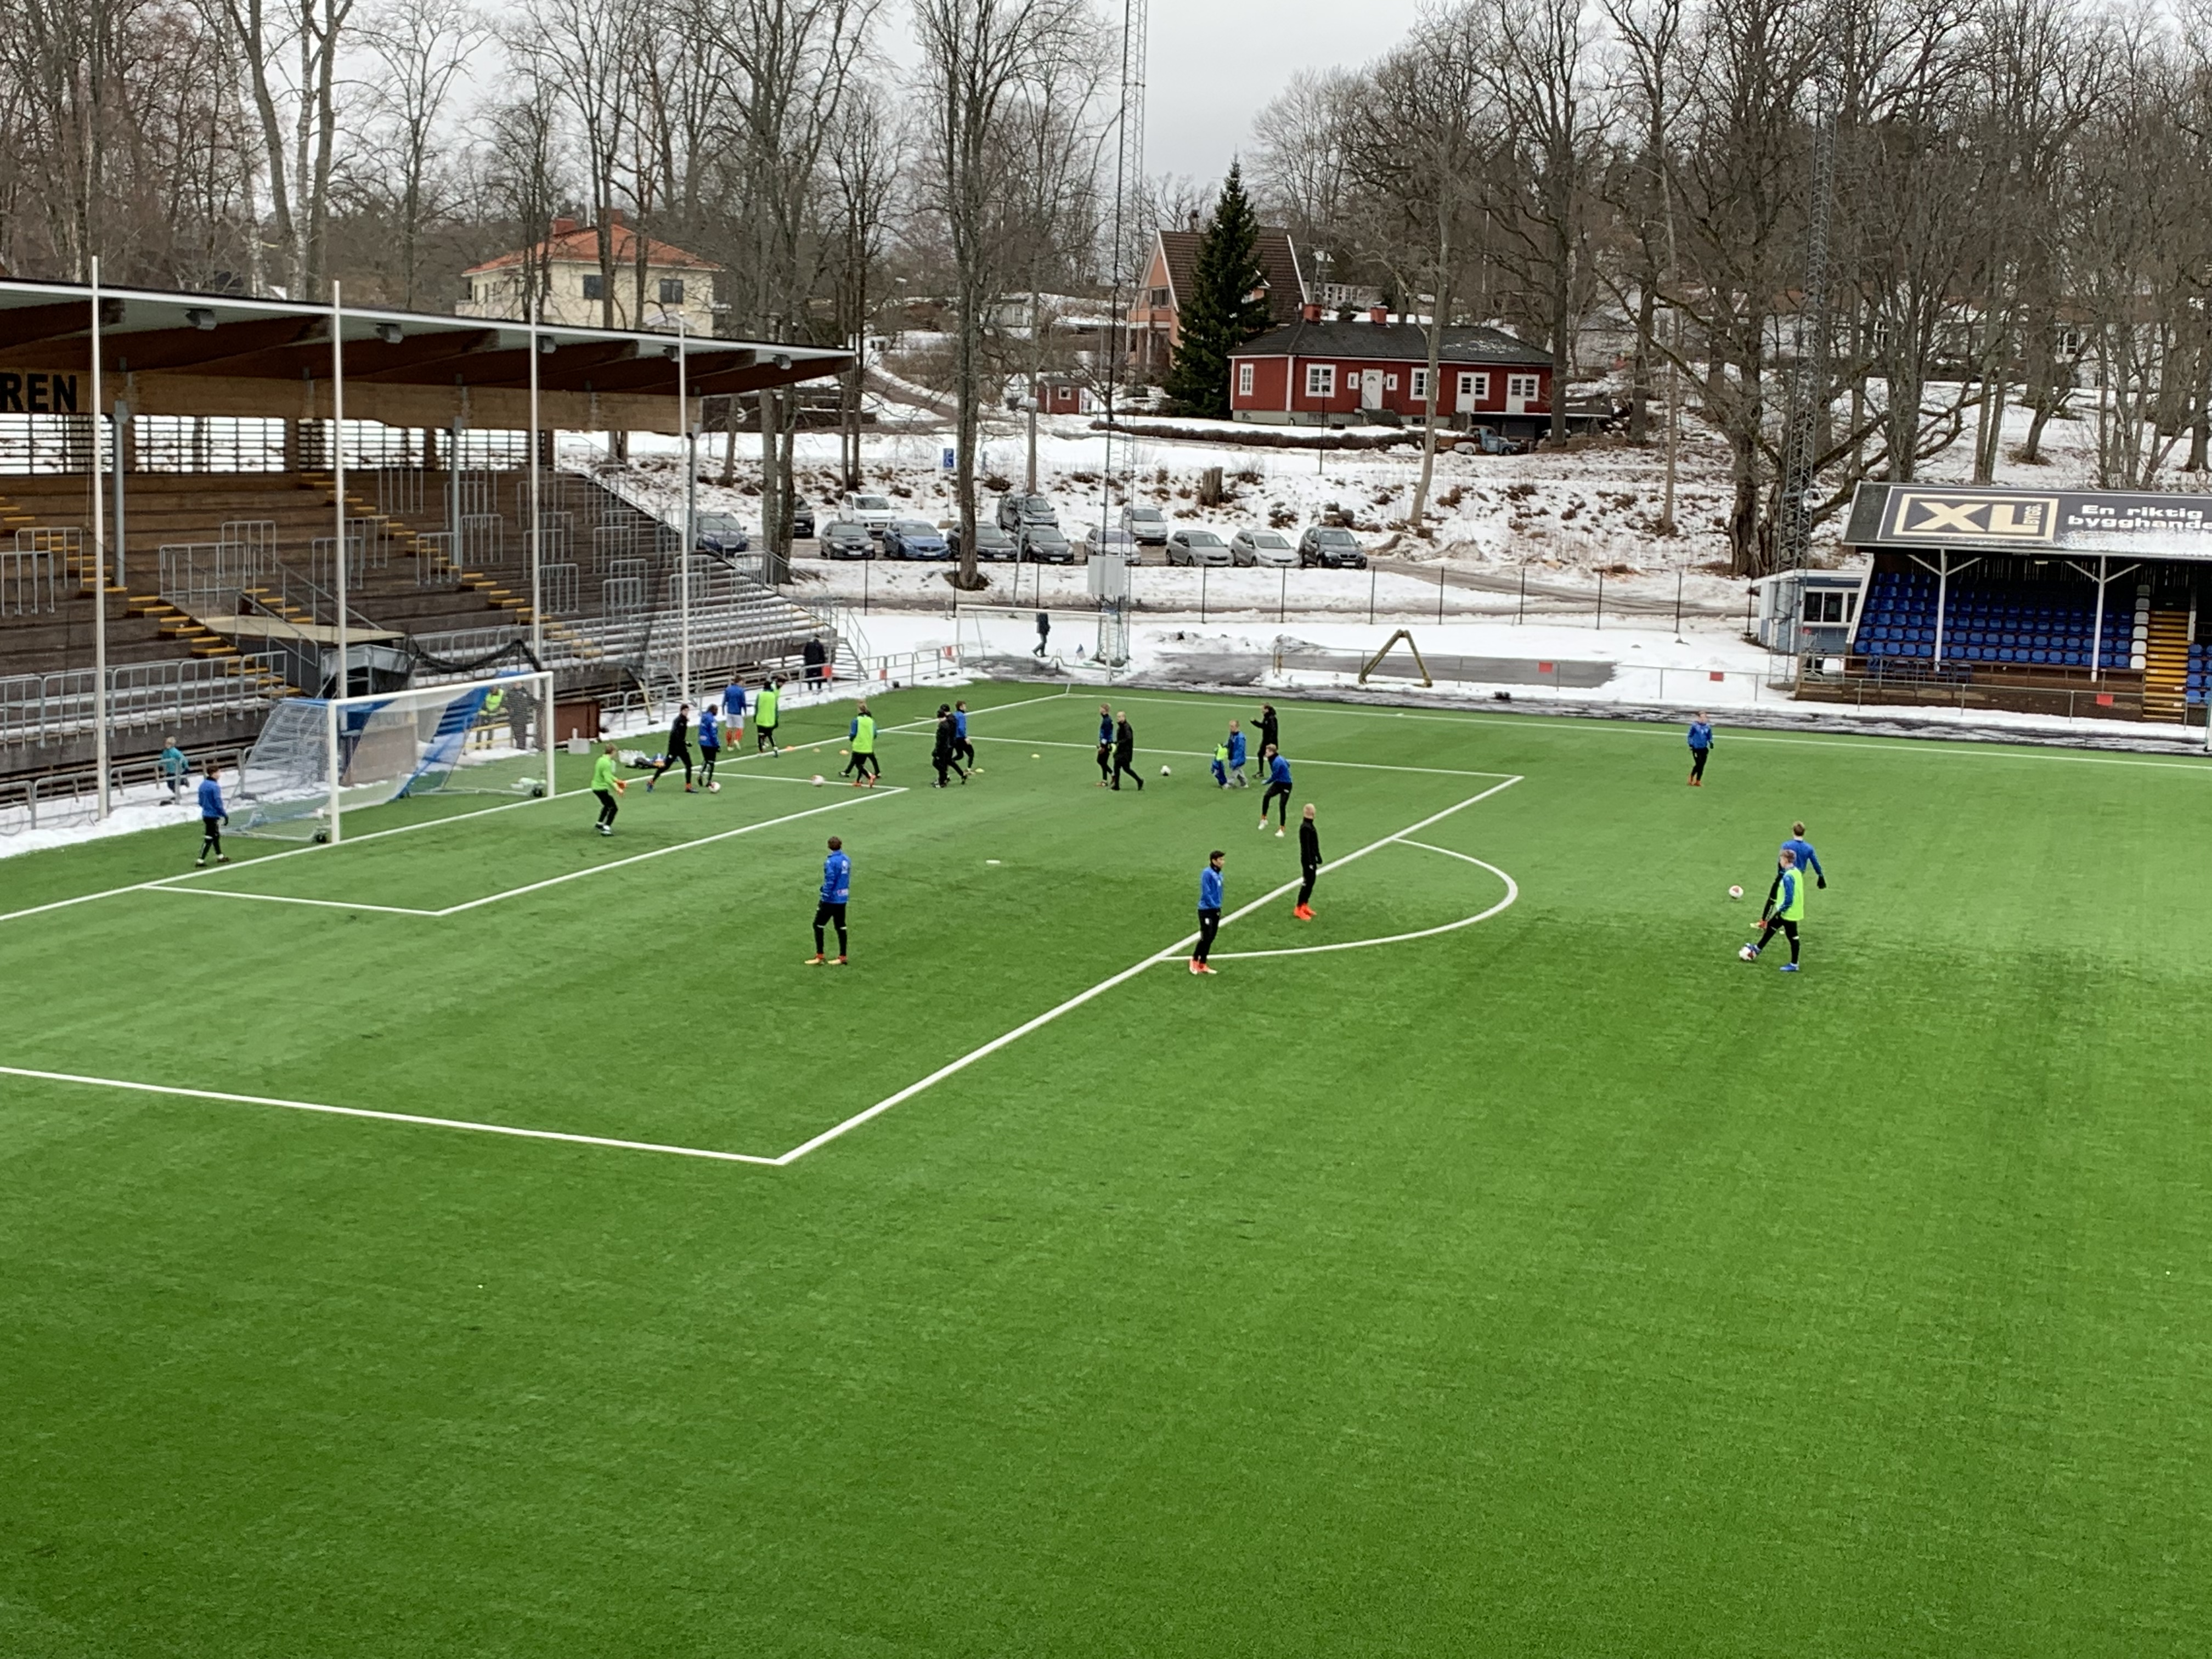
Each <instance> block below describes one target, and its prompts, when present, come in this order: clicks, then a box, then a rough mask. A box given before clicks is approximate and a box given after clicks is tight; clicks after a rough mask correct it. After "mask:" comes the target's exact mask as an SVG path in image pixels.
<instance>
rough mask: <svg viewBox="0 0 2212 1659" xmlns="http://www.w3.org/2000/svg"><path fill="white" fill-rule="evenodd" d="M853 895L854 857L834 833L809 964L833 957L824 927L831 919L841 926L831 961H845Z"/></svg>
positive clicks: (824, 863) (825, 864) (815, 965)
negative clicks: (827, 951)
mask: <svg viewBox="0 0 2212 1659" xmlns="http://www.w3.org/2000/svg"><path fill="white" fill-rule="evenodd" d="M852 896H853V860H850V859H849V858H847V857H846V856H845V843H844V842H842V841H841V840H839V839H838V838H837V837H836V836H830V837H829V857H828V858H826V859H824V860H822V896H821V899H820V901H819V902H817V904H816V905H815V907H814V954H813V955H812V956H811V957H807V958H806V965H807V966H808V967H809V968H818V967H820V966H821V965H822V964H823V963H825V962H829V957H828V956H827V955H826V954H824V949H823V947H824V943H825V942H824V940H823V937H822V929H823V927H825V926H826V925H828V924H829V923H831V922H835V923H836V927H837V959H836V962H834V963H830V965H831V966H832V967H836V968H842V967H843V966H844V965H845V906H846V904H847V902H848V901H850V900H851V898H852Z"/></svg>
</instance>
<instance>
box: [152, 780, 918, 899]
mask: <svg viewBox="0 0 2212 1659" xmlns="http://www.w3.org/2000/svg"><path fill="white" fill-rule="evenodd" d="M905 793H907V792H906V791H905V790H904V789H902V788H901V787H898V786H897V785H896V784H886V785H885V786H884V787H883V788H881V789H869V790H866V791H864V792H862V793H860V794H859V795H841V796H840V797H839V798H838V799H836V800H833V801H829V802H828V803H826V804H824V805H821V806H810V807H808V808H807V809H806V810H805V811H804V812H787V813H785V814H784V815H783V816H782V817H780V818H763V819H762V820H761V821H760V822H759V823H741V824H739V825H738V827H737V828H736V829H722V830H718V831H717V832H716V833H714V835H711V836H699V837H698V838H697V839H696V840H694V841H683V842H676V843H675V844H674V845H673V846H669V847H656V848H653V849H652V850H651V851H650V852H646V853H633V854H630V856H629V857H628V858H626V859H616V860H613V861H612V862H611V863H607V864H595V865H592V866H590V867H589V868H588V869H583V870H571V871H568V872H567V873H565V874H563V875H558V876H549V877H548V878H546V879H545V880H544V881H533V882H531V883H530V884H527V885H526V886H522V887H510V888H508V889H507V890H506V891H505V892H503V893H492V894H489V895H487V896H484V897H483V898H474V899H468V900H466V901H465V902H462V903H459V904H449V905H447V907H446V908H444V909H442V910H413V909H407V908H403V907H401V906H398V905H392V904H364V903H358V902H355V901H353V900H351V899H317V898H292V897H289V896H285V895H283V894H278V893H244V892H240V891H237V890H234V889H232V888H228V887H183V888H174V887H163V888H160V889H157V890H158V891H161V892H182V893H189V894H191V895H192V896H196V897H199V898H228V899H253V900H258V901H261V902H267V903H272V904H313V905H319V906H322V907H323V908H326V909H331V910H374V911H379V912H381V913H383V914H384V915H395V916H427V917H429V918H430V919H432V920H434V921H435V920H440V919H442V918H444V917H447V916H457V915H460V914H461V913H462V912H463V911H465V910H475V909H479V908H482V907H483V906H484V905H487V904H497V903H498V902H500V901H501V899H511V898H520V897H521V896H523V895H524V894H525V893H535V892H538V891H541V890H544V889H545V888H548V887H558V886H560V885H561V884H562V883H564V882H571V881H582V880H583V879H584V878H586V877H588V876H603V875H605V874H606V873H607V872H608V871H610V870H619V869H622V868H623V866H626V865H632V864H642V863H644V862H645V861H646V860H648V859H658V858H665V857H667V856H668V855H669V854H671V853H688V852H690V850H691V849H692V848H695V847H711V846H713V845H714V843H715V842H718V841H729V840H731V839H732V838H733V837H735V836H750V834H752V833H753V831H754V830H756V829H775V827H776V826H777V825H778V824H782V823H797V822H798V821H799V819H801V818H811V817H818V816H819V815H820V814H822V813H823V812H835V811H839V810H840V809H841V808H843V807H848V806H858V805H860V803H861V802H862V801H864V800H866V799H869V798H870V797H872V796H873V797H878V798H880V797H883V796H888V795H903V794H905Z"/></svg>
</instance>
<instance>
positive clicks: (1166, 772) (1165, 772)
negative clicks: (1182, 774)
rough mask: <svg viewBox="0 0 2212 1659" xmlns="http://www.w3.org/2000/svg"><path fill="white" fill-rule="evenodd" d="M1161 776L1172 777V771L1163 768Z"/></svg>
mask: <svg viewBox="0 0 2212 1659" xmlns="http://www.w3.org/2000/svg"><path fill="white" fill-rule="evenodd" d="M1160 775H1161V776H1162V777H1169V776H1171V775H1172V774H1171V773H1170V771H1169V770H1168V769H1167V768H1166V767H1164V766H1163V767H1162V768H1160Z"/></svg>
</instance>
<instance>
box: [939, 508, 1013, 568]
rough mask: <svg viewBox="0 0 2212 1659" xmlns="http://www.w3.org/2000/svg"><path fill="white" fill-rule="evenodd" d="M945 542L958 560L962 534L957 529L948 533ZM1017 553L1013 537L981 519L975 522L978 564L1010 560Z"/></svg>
mask: <svg viewBox="0 0 2212 1659" xmlns="http://www.w3.org/2000/svg"><path fill="white" fill-rule="evenodd" d="M945 544H946V545H948V546H949V547H951V550H952V556H953V557H954V558H956V559H957V558H958V557H959V556H960V532H959V530H958V529H957V527H955V528H953V529H951V530H948V531H946V532H945ZM1015 551H1016V550H1015V546H1014V538H1012V536H1010V535H1008V534H1007V533H1006V532H1005V531H1003V530H1001V529H1000V528H999V526H996V525H994V524H986V523H984V522H983V520H981V519H978V520H975V562H977V563H978V564H981V563H984V562H988V561H992V560H999V561H1005V560H1010V559H1012V558H1013V557H1014V556H1015Z"/></svg>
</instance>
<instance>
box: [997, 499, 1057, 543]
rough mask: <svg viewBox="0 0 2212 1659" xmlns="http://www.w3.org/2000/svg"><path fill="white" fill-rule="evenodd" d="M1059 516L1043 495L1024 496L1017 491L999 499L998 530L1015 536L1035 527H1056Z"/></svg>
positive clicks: (1050, 502)
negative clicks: (1010, 532) (1006, 531)
mask: <svg viewBox="0 0 2212 1659" xmlns="http://www.w3.org/2000/svg"><path fill="white" fill-rule="evenodd" d="M1059 522H1060V514H1059V513H1056V512H1054V510H1053V505H1052V501H1051V498H1050V497H1049V496H1045V495H1023V494H1021V493H1020V492H1019V491H1018V490H1016V491H1013V492H1012V493H1010V494H1008V495H1001V496H1000V497H999V528H1000V529H1001V530H1011V531H1012V532H1014V533H1015V534H1016V535H1019V534H1020V533H1021V532H1023V531H1024V530H1026V529H1030V528H1031V527H1032V526H1036V525H1056V524H1058V523H1059Z"/></svg>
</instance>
